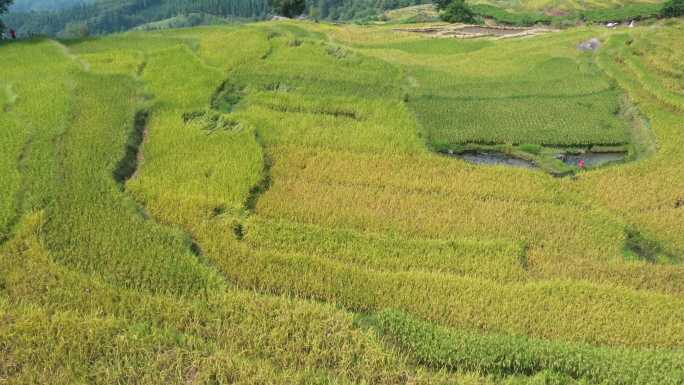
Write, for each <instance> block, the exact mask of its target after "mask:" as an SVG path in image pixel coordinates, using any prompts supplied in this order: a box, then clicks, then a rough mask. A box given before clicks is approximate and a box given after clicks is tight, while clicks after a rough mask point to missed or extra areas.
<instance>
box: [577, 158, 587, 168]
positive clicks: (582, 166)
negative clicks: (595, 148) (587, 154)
mask: <svg viewBox="0 0 684 385" xmlns="http://www.w3.org/2000/svg"><path fill="white" fill-rule="evenodd" d="M578 166H579V168H580V169H582V170H584V169H585V168H586V164H584V159H580V161H579V164H578Z"/></svg>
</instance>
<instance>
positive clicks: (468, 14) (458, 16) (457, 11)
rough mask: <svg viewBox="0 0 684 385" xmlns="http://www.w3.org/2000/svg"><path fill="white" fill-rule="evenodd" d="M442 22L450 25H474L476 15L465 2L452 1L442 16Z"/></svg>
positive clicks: (459, 0) (460, 0)
mask: <svg viewBox="0 0 684 385" xmlns="http://www.w3.org/2000/svg"><path fill="white" fill-rule="evenodd" d="M440 17H441V18H442V20H444V21H447V22H449V23H474V22H475V14H474V13H473V11H472V10H471V9H470V7H468V5H467V4H466V3H465V1H464V0H454V1H452V2H451V3H450V4H449V5H448V6H447V7H446V9H445V10H444V12H442V14H441V15H440Z"/></svg>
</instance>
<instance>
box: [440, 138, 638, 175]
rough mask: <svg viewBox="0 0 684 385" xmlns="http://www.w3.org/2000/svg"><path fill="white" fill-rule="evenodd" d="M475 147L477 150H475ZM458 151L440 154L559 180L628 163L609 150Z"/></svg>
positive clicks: (622, 153) (485, 148)
mask: <svg viewBox="0 0 684 385" xmlns="http://www.w3.org/2000/svg"><path fill="white" fill-rule="evenodd" d="M473 147H474V148H473ZM473 147H470V148H469V147H466V149H460V150H459V151H451V150H445V151H440V153H441V154H443V155H446V156H449V157H454V158H459V159H462V160H464V161H466V162H468V163H472V164H476V165H484V166H487V165H490V166H491V165H503V166H508V167H516V168H524V169H529V170H542V171H545V172H548V173H549V174H551V175H553V176H556V177H565V176H571V175H574V174H575V173H576V172H577V171H580V170H583V169H586V170H591V169H595V168H599V167H603V166H609V165H611V164H617V163H623V162H625V161H626V160H627V159H628V152H627V151H626V149H624V148H617V149H609V150H599V149H597V150H591V149H586V150H579V151H578V150H577V149H576V148H573V149H567V150H562V149H558V148H553V149H552V148H544V149H543V150H542V151H541V152H539V153H535V154H531V153H528V152H525V151H522V150H520V148H518V147H517V146H513V147H507V148H506V149H503V147H504V146H479V145H478V146H473Z"/></svg>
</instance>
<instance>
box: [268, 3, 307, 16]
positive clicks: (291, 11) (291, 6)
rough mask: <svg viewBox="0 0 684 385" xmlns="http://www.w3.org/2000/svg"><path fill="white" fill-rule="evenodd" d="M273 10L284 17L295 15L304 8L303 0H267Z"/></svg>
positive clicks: (300, 12)
mask: <svg viewBox="0 0 684 385" xmlns="http://www.w3.org/2000/svg"><path fill="white" fill-rule="evenodd" d="M269 4H270V5H271V7H272V8H273V11H274V12H275V13H276V14H278V15H280V16H285V17H296V16H299V15H301V14H303V13H304V11H305V10H306V1H305V0H269Z"/></svg>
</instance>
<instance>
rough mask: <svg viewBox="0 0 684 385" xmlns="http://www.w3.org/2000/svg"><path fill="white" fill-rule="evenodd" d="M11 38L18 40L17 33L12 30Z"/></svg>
mask: <svg viewBox="0 0 684 385" xmlns="http://www.w3.org/2000/svg"><path fill="white" fill-rule="evenodd" d="M10 37H11V38H12V40H15V39H16V38H17V31H15V30H13V29H10Z"/></svg>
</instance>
